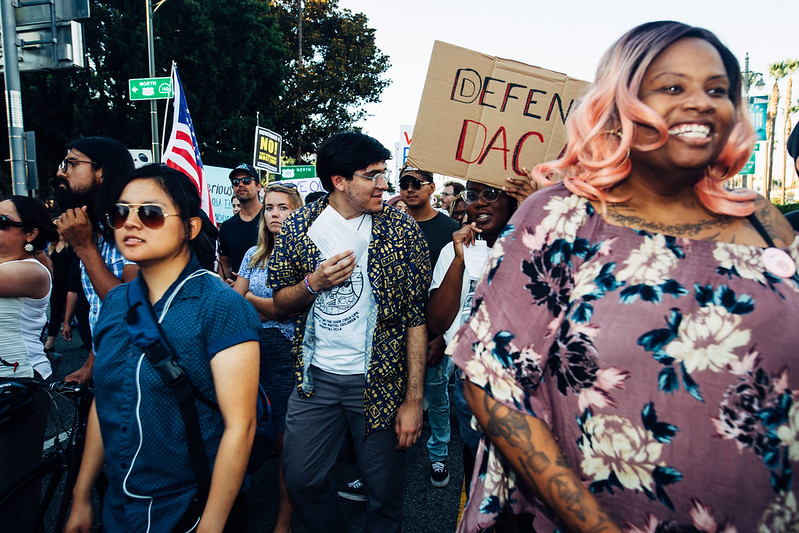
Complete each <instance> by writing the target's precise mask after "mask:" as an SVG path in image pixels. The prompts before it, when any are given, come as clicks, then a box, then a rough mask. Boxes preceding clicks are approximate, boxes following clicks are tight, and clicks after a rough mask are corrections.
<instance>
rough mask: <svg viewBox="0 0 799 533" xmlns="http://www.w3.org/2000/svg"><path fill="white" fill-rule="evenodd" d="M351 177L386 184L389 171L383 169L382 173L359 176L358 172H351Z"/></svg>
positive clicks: (389, 174)
mask: <svg viewBox="0 0 799 533" xmlns="http://www.w3.org/2000/svg"><path fill="white" fill-rule="evenodd" d="M352 175H353V176H358V177H359V178H364V179H367V180H372V181H377V180H379V179H382V180H384V181H385V182H386V183H388V177H389V176H391V171H390V170H388V169H385V170H384V171H382V172H373V173H370V174H361V173H360V172H353V173H352Z"/></svg>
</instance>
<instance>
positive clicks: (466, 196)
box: [460, 187, 502, 205]
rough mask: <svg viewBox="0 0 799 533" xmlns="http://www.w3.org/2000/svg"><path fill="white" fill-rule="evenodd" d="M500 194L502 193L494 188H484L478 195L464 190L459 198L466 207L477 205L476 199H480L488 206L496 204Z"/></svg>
mask: <svg viewBox="0 0 799 533" xmlns="http://www.w3.org/2000/svg"><path fill="white" fill-rule="evenodd" d="M501 194H502V191H501V190H500V189H495V188H494V187H486V188H485V189H483V190H482V191H480V192H479V193H478V192H477V191H473V190H471V189H466V190H465V191H463V192H462V193H461V194H460V197H461V198H463V201H464V202H466V203H467V204H468V205H472V204H474V203H477V199H478V198H482V199H483V200H484V201H485V202H487V203H489V204H490V203H493V202H496V201H497V199H499V196H500V195H501Z"/></svg>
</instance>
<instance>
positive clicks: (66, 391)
mask: <svg viewBox="0 0 799 533" xmlns="http://www.w3.org/2000/svg"><path fill="white" fill-rule="evenodd" d="M37 390H40V391H44V392H45V393H46V394H47V395H48V396H49V406H50V409H49V411H50V415H52V416H50V417H49V418H48V420H51V421H52V422H53V423H54V426H55V432H56V434H55V436H54V437H53V438H52V439H50V440H52V441H53V443H52V448H53V449H52V451H47V452H45V454H44V455H43V457H42V459H41V461H39V462H38V463H36V464H33V465H31V466H29V467H27V468H26V469H25V470H23V471H22V472H19V473H18V474H17V475H16V476H14V477H13V478H11V479H10V480H9V481H8V482H7V483H6V484H5V486H3V487H0V509H2V508H3V506H4V505H6V504H7V503H9V504H13V503H12V500H13V499H15V497H19V498H24V497H25V495H28V496H30V494H31V491H32V490H36V491H37V492H38V494H39V501H38V508H37V512H36V515H35V516H37V517H38V518H37V523H36V524H35V526H34V528H33V530H32V531H33V532H43V531H56V532H59V533H60V532H61V531H63V529H64V525H65V523H66V519H67V516H68V511H69V506H70V503H71V500H72V489H73V487H74V485H75V481H76V479H77V476H78V470H79V468H80V461H81V456H82V455H83V446H84V443H85V439H86V424H87V421H88V417H89V408H90V407H91V403H92V397H93V396H92V393H91V391H90V389H89V387H88V386H87V385H85V384H78V383H65V382H57V383H47V382H44V381H41V380H37V379H33V378H17V379H9V380H1V381H0V431H2V429H3V427H4V425H5V424H11V423H13V421H14V417H15V415H16V416H17V417H18V416H22V415H24V408H25V407H26V406H27V405H29V404H31V403H32V402H33V399H32V398H33V396H34V395H35V393H36V391H37ZM20 413H22V414H20ZM47 442H48V443H49V441H47ZM7 459H8V458H4V459H3V460H7ZM12 460H13V459H12ZM31 487H32V488H31ZM57 495H60V498H57V497H56V496H57ZM54 500H55V501H54ZM17 501H18V500H17ZM26 502H29V500H26ZM34 505H35V504H34ZM50 526H52V529H50ZM20 527H22V526H20ZM45 527H47V529H45ZM21 533H22V532H21Z"/></svg>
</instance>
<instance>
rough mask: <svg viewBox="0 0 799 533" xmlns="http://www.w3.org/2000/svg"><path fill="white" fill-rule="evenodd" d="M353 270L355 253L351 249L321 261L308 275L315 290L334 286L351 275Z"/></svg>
mask: <svg viewBox="0 0 799 533" xmlns="http://www.w3.org/2000/svg"><path fill="white" fill-rule="evenodd" d="M353 270H355V253H354V252H353V251H352V250H347V251H345V252H341V253H338V254H336V255H334V256H333V257H331V258H330V259H327V260H326V261H324V262H323V263H321V264H320V265H319V266H318V267H316V270H314V271H313V273H312V274H311V275H310V276H309V277H308V282H309V283H310V284H311V288H312V289H313V290H315V291H317V292H319V291H323V290H326V289H329V288H331V287H335V286H336V285H339V284H341V283H343V282H345V281H346V280H348V279H349V277H350V276H351V275H352V272H353Z"/></svg>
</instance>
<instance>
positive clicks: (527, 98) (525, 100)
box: [408, 41, 588, 186]
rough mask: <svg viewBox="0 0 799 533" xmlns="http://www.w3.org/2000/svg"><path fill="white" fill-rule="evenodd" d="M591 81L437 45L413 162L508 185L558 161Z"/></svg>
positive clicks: (421, 108)
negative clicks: (514, 177) (569, 123)
mask: <svg viewBox="0 0 799 533" xmlns="http://www.w3.org/2000/svg"><path fill="white" fill-rule="evenodd" d="M587 87H588V83H587V82H584V81H581V80H578V79H575V78H570V77H569V76H567V75H566V74H561V73H559V72H554V71H551V70H545V69H542V68H539V67H533V66H530V65H526V64H524V63H519V62H517V61H511V60H509V59H500V58H496V57H493V56H488V55H485V54H481V53H478V52H473V51H471V50H467V49H465V48H460V47H457V46H453V45H451V44H447V43H444V42H441V41H436V43H435V45H434V47H433V55H432V57H431V58H430V67H429V68H428V71H427V80H426V81H425V86H424V92H423V93H422V101H421V104H420V105H419V112H418V115H417V117H416V124H415V126H414V128H413V144H411V149H410V153H409V154H408V161H409V162H410V164H412V165H413V166H415V167H417V168H421V169H424V170H427V171H430V172H438V173H440V174H445V175H448V176H454V177H459V178H463V179H467V180H474V181H479V182H482V183H486V184H489V185H497V186H502V185H506V184H507V182H506V181H505V178H506V177H508V176H511V175H519V176H522V175H524V173H523V171H522V168H523V167H524V168H532V167H533V166H535V165H537V164H539V163H543V162H545V161H550V160H552V159H556V158H557V157H558V155H559V154H560V153H561V151H562V150H563V148H564V147H565V146H566V128H565V123H566V118H567V117H568V116H569V113H570V112H571V111H572V109H574V106H575V105H576V104H577V99H578V98H579V97H580V96H581V95H582V94H583V93H584V92H585V90H586V89H587Z"/></svg>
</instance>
